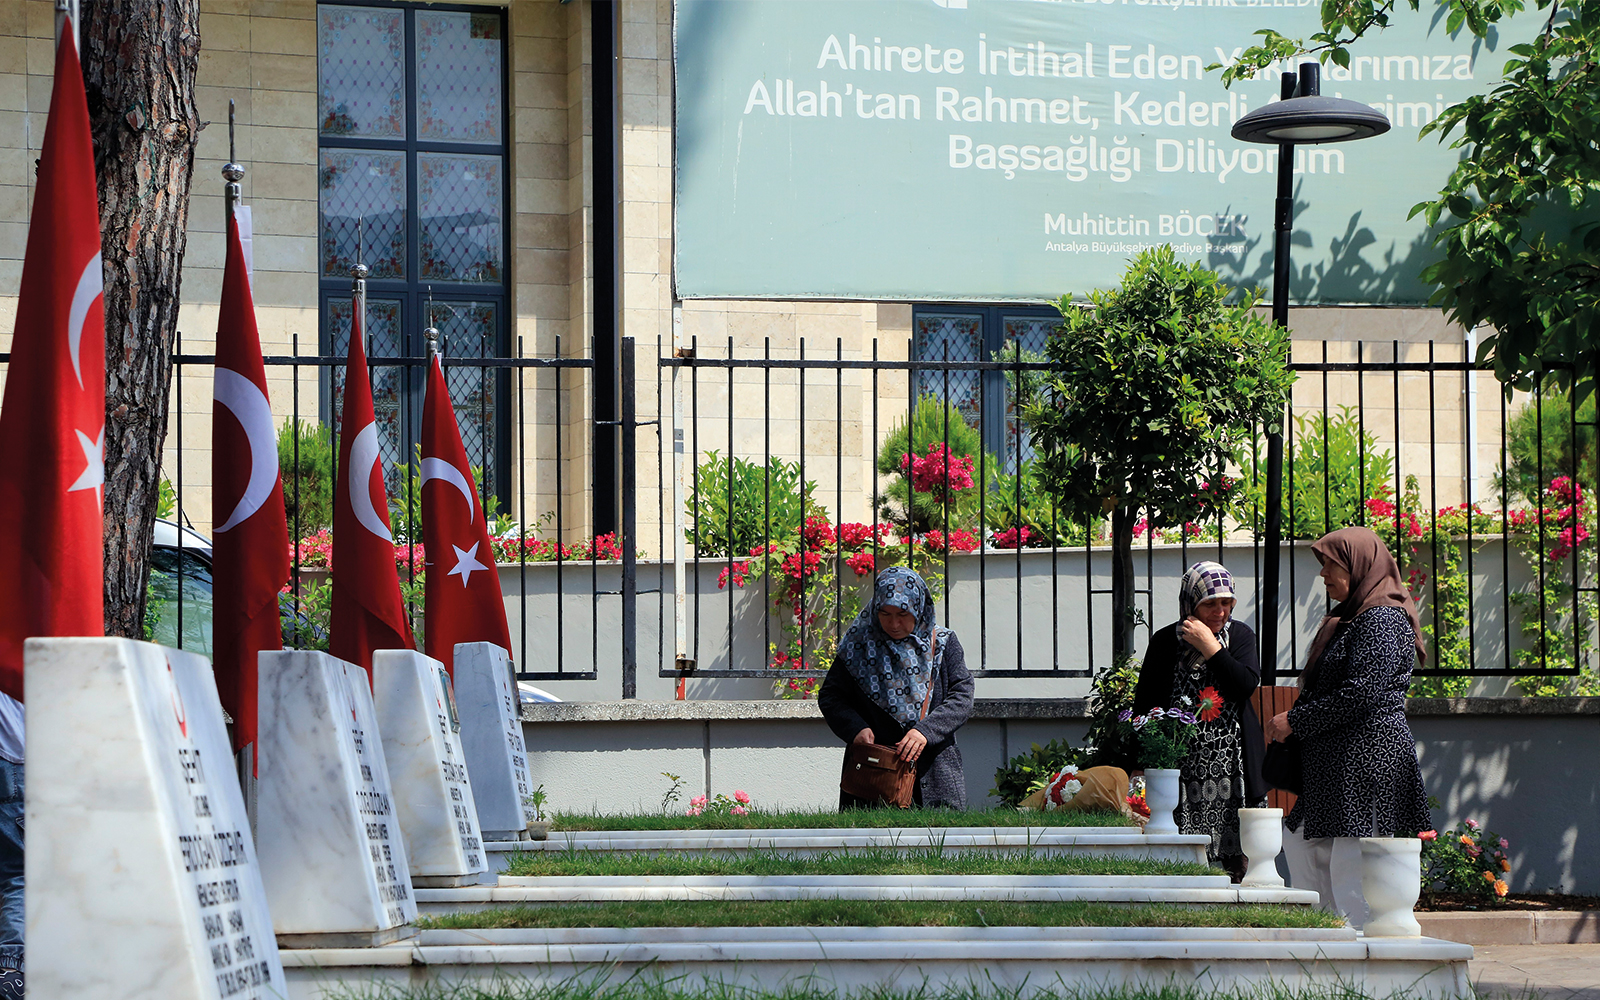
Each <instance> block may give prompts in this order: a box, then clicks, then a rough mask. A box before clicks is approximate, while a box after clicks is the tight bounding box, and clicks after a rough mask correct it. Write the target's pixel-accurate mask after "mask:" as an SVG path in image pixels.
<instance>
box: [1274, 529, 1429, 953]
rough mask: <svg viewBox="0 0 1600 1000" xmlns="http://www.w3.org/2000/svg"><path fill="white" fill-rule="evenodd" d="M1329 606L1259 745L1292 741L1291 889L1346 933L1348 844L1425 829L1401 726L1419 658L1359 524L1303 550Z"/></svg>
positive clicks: (1360, 905)
mask: <svg viewBox="0 0 1600 1000" xmlns="http://www.w3.org/2000/svg"><path fill="white" fill-rule="evenodd" d="M1311 550H1312V551H1313V552H1315V553H1316V556H1317V560H1318V561H1319V562H1321V563H1322V580H1323V584H1324V585H1325V586H1326V587H1327V590H1328V601H1329V603H1330V604H1332V605H1333V606H1334V607H1333V610H1332V611H1330V612H1329V613H1328V615H1327V616H1326V617H1325V618H1323V619H1322V624H1321V625H1320V626H1319V627H1318V629H1317V636H1316V639H1315V640H1313V641H1312V643H1311V649H1310V652H1309V653H1308V655H1307V656H1306V669H1305V672H1304V673H1302V674H1301V675H1300V697H1299V699H1298V700H1297V701H1296V702H1295V705H1294V707H1293V708H1291V709H1289V710H1288V711H1287V712H1282V713H1279V714H1278V715H1275V716H1273V717H1272V718H1271V719H1270V720H1268V722H1267V738H1268V739H1269V740H1273V741H1277V740H1281V739H1284V738H1286V737H1288V736H1289V735H1290V734H1293V735H1294V736H1296V737H1297V738H1298V739H1299V740H1300V754H1301V781H1302V784H1303V791H1302V792H1301V794H1300V798H1299V800H1298V801H1296V802H1295V804H1294V808H1293V809H1292V810H1290V812H1289V816H1288V818H1287V819H1286V820H1285V821H1284V826H1285V828H1286V832H1285V834H1284V838H1283V847H1284V855H1285V856H1286V858H1287V860H1288V862H1289V874H1290V877H1291V879H1290V880H1291V882H1292V883H1293V884H1294V885H1295V887H1297V888H1301V889H1315V890H1317V892H1318V893H1319V894H1320V895H1321V896H1322V905H1323V907H1324V908H1326V909H1330V910H1334V911H1335V912H1338V913H1341V914H1343V915H1344V917H1345V918H1346V919H1347V920H1348V921H1349V922H1350V923H1351V925H1352V926H1354V927H1356V928H1358V929H1359V928H1360V927H1361V926H1362V924H1363V923H1365V921H1366V904H1365V902H1364V900H1363V897H1362V893H1361V845H1360V842H1359V840H1358V839H1357V838H1360V837H1414V836H1416V835H1417V834H1418V833H1419V832H1421V831H1423V830H1427V829H1430V828H1431V827H1432V826H1433V823H1432V821H1431V820H1430V819H1429V817H1428V797H1427V792H1426V791H1424V789H1423V786H1422V770H1421V768H1420V767H1419V766H1418V765H1417V749H1416V741H1415V740H1413V739H1412V736H1411V727H1410V726H1408V725H1407V724H1406V713H1405V709H1406V689H1407V688H1408V687H1410V685H1411V671H1412V669H1413V668H1414V667H1415V666H1416V665H1417V664H1418V663H1421V662H1424V661H1425V659H1426V651H1425V650H1424V648H1423V645H1422V628H1421V626H1420V624H1419V623H1418V621H1417V607H1416V604H1415V603H1414V602H1413V601H1412V600H1411V595H1410V593H1409V592H1407V590H1406V586H1405V584H1404V583H1403V582H1402V581H1401V579H1400V567H1399V565H1397V564H1396V563H1395V561H1394V556H1392V555H1390V554H1389V548H1388V546H1387V545H1385V544H1384V542H1383V539H1381V538H1379V537H1378V536H1377V535H1376V534H1375V533H1374V532H1372V531H1371V530H1370V529H1368V528H1340V529H1339V530H1338V531H1334V532H1330V533H1328V534H1326V535H1324V536H1322V538H1321V539H1319V540H1318V541H1317V543H1316V544H1315V545H1313V546H1312V547H1311Z"/></svg>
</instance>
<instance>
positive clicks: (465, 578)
mask: <svg viewBox="0 0 1600 1000" xmlns="http://www.w3.org/2000/svg"><path fill="white" fill-rule="evenodd" d="M481 544H483V543H482V542H473V543H472V548H470V549H466V550H462V549H460V548H458V547H457V546H455V545H452V546H450V547H451V548H452V549H455V550H456V568H455V569H453V570H451V571H450V572H449V573H448V574H446V575H447V576H456V575H457V574H460V576H461V586H463V587H465V586H466V585H467V584H468V583H469V582H471V580H472V574H473V572H474V571H475V570H480V569H482V570H487V569H488V568H489V567H487V566H485V565H484V564H483V563H481V562H479V561H478V546H479V545H481Z"/></svg>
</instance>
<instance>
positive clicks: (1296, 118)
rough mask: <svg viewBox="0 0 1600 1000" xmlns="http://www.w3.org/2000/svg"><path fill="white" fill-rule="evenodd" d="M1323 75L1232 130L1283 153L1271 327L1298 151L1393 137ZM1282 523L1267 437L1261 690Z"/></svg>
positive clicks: (1274, 624) (1272, 670) (1282, 299)
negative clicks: (1326, 85)
mask: <svg viewBox="0 0 1600 1000" xmlns="http://www.w3.org/2000/svg"><path fill="white" fill-rule="evenodd" d="M1321 84H1322V67H1321V66H1319V65H1318V64H1317V63H1314V62H1307V63H1301V64H1300V74H1299V76H1296V75H1295V74H1293V73H1285V74H1283V81H1282V89H1281V90H1280V92H1279V93H1280V96H1281V97H1282V100H1279V101H1277V102H1274V103H1272V104H1267V105H1264V106H1262V107H1259V108H1256V109H1255V110H1254V111H1252V112H1250V113H1249V114H1247V115H1245V116H1244V117H1243V118H1240V119H1239V120H1238V121H1237V122H1235V123H1234V125H1233V137H1234V138H1235V139H1242V140H1244V141H1245V142H1262V143H1270V144H1275V145H1276V146H1277V147H1278V201H1277V206H1276V211H1275V212H1274V213H1273V238H1274V242H1273V256H1272V321H1273V322H1274V323H1276V324H1278V325H1279V326H1281V327H1283V328H1285V329H1287V328H1288V326H1289V236H1290V233H1291V232H1292V231H1293V229H1294V147H1295V144H1297V143H1321V142H1348V141H1350V140H1352V139H1366V138H1368V137H1370V136H1375V135H1382V134H1383V133H1385V132H1387V131H1389V119H1388V118H1387V117H1385V116H1384V114H1383V112H1381V111H1378V110H1376V109H1375V108H1372V107H1370V106H1368V105H1365V104H1362V103H1360V102H1359V101H1347V100H1345V99H1343V98H1340V97H1323V96H1322V86H1321ZM1282 521H1283V430H1282V428H1281V427H1279V428H1268V429H1267V565H1266V573H1265V578H1264V579H1263V580H1262V587H1261V589H1262V591H1263V594H1262V598H1263V600H1262V606H1261V609H1260V610H1261V620H1260V626H1261V683H1262V684H1263V685H1264V686H1268V687H1270V686H1272V685H1274V684H1276V683H1277V682H1278V562H1279V558H1278V557H1279V550H1280V548H1281V547H1282V541H1283V538H1282Z"/></svg>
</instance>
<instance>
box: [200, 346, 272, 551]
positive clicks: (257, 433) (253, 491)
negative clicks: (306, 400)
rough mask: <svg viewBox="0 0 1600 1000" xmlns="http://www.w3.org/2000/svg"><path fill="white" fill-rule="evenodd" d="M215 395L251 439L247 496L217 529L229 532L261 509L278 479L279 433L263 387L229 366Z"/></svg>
mask: <svg viewBox="0 0 1600 1000" xmlns="http://www.w3.org/2000/svg"><path fill="white" fill-rule="evenodd" d="M212 398H214V399H215V400H216V401H217V402H219V403H221V404H222V405H223V406H225V407H227V409H228V412H229V413H232V414H233V415H234V417H235V418H237V419H238V421H239V425H240V426H241V427H243V428H244V436H245V440H247V441H248V442H250V479H249V481H248V482H247V483H246V484H245V488H244V496H242V497H240V498H239V504H238V506H236V507H234V508H233V513H232V514H229V515H228V520H227V521H226V522H224V523H223V524H222V525H221V526H220V527H218V528H217V529H216V530H217V531H227V530H228V529H229V528H232V527H233V526H234V525H236V524H238V523H239V522H240V521H243V520H244V519H245V518H247V517H249V516H250V515H251V514H254V513H255V512H256V511H258V510H260V509H261V505H262V504H264V503H266V502H267V498H268V497H270V496H271V495H272V487H273V484H275V483H276V482H277V481H278V444H277V434H276V433H275V432H274V431H273V427H272V405H271V404H270V403H268V402H267V397H266V394H265V393H263V392H262V391H261V387H260V386H258V385H256V384H255V383H254V382H252V381H250V380H249V379H247V378H245V377H244V376H243V375H240V374H239V373H238V372H236V371H233V370H232V369H229V368H218V369H217V378H216V382H215V383H214V386H213V388H212Z"/></svg>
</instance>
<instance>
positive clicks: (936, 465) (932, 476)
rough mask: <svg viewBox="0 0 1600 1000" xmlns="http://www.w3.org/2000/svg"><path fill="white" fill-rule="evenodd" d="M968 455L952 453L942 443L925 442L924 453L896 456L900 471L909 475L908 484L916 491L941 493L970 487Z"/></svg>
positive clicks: (970, 459)
mask: <svg viewBox="0 0 1600 1000" xmlns="http://www.w3.org/2000/svg"><path fill="white" fill-rule="evenodd" d="M972 464H973V463H972V456H970V455H967V456H964V457H958V456H955V455H952V454H951V453H950V451H949V449H947V448H946V447H945V446H944V445H943V444H942V443H941V444H930V445H928V453H927V454H926V455H922V456H920V457H919V456H914V455H913V454H912V453H911V452H909V451H908V452H906V453H905V454H904V455H902V456H901V458H900V471H901V472H902V473H905V474H907V475H909V476H910V477H911V488H912V489H914V490H916V491H917V492H918V493H931V494H933V495H935V496H938V497H945V496H948V495H949V494H951V493H952V492H954V491H956V490H967V489H971V488H972Z"/></svg>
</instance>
